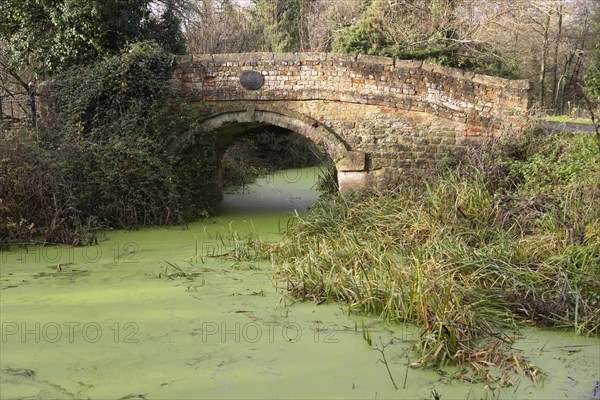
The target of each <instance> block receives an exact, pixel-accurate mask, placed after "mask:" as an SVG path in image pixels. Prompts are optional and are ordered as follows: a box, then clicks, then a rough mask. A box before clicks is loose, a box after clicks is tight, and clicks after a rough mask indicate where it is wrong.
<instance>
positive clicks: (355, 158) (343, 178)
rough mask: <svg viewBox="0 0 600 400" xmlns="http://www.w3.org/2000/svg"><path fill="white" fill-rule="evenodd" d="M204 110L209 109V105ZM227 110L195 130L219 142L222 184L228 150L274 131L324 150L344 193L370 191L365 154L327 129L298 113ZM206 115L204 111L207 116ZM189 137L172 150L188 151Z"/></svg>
mask: <svg viewBox="0 0 600 400" xmlns="http://www.w3.org/2000/svg"><path fill="white" fill-rule="evenodd" d="M202 106H203V107H205V106H206V104H203V105H202ZM224 108H225V107H220V110H219V111H218V112H217V113H214V114H213V115H211V116H210V117H208V118H202V120H201V122H200V123H199V124H198V127H197V128H196V129H195V130H194V131H195V134H196V135H206V134H211V135H214V137H215V139H216V141H215V153H216V157H217V160H216V161H217V168H218V170H219V171H218V173H217V177H218V179H219V181H220V169H221V165H220V163H221V159H222V157H223V155H224V154H225V152H226V151H227V149H228V148H229V147H230V146H231V145H232V144H233V143H234V142H235V141H236V140H237V139H238V138H239V137H241V136H242V135H244V134H247V133H251V132H253V131H257V130H260V129H264V128H268V127H272V128H276V129H280V130H284V131H291V132H294V133H296V134H300V135H302V136H305V137H306V138H308V139H310V140H311V141H312V142H313V143H315V144H317V145H320V146H322V147H323V148H324V149H325V150H326V152H327V154H328V155H329V157H330V158H331V160H332V161H333V163H334V166H335V168H336V171H337V178H338V183H339V185H340V190H341V191H347V190H349V189H353V188H365V187H368V184H367V175H368V173H367V165H366V155H365V153H363V152H359V151H351V150H349V146H348V144H347V143H346V142H345V141H344V140H343V139H342V138H341V137H340V136H339V135H337V134H336V133H335V132H334V131H332V130H331V129H329V128H328V127H327V126H326V125H324V124H322V123H320V122H318V121H316V120H313V119H311V118H309V117H307V116H305V115H302V114H300V113H297V112H291V111H289V110H286V111H282V110H277V111H273V110H267V109H264V108H260V107H255V105H254V104H251V105H247V106H246V107H245V108H243V109H238V108H233V109H229V110H224ZM206 111H207V110H206V109H204V110H203V113H204V112H206ZM189 135H190V134H189V133H188V134H186V135H183V136H180V137H179V138H178V139H177V140H176V142H175V143H172V144H171V148H172V149H181V148H183V147H185V146H186V143H187V142H189V140H190V136H189ZM217 185H218V186H219V188H218V191H220V192H222V187H221V182H217Z"/></svg>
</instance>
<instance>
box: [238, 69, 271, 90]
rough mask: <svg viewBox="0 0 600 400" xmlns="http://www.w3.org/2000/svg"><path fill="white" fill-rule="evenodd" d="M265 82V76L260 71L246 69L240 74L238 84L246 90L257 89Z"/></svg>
mask: <svg viewBox="0 0 600 400" xmlns="http://www.w3.org/2000/svg"><path fill="white" fill-rule="evenodd" d="M264 83H265V78H264V76H262V74H261V73H260V72H256V71H246V72H244V73H243V74H242V75H241V76H240V85H242V87H244V88H245V89H248V90H258V89H260V88H261V87H262V86H263V85H264Z"/></svg>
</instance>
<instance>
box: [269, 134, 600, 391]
mask: <svg viewBox="0 0 600 400" xmlns="http://www.w3.org/2000/svg"><path fill="white" fill-rule="evenodd" d="M483 149H485V150H481V149H480V150H476V149H473V150H472V151H470V152H469V154H467V155H466V156H465V158H464V159H463V160H461V161H459V162H458V163H457V164H458V166H456V167H455V168H453V169H450V170H444V171H440V173H439V174H438V175H436V176H435V177H433V178H431V179H429V180H427V181H426V182H424V183H416V184H404V185H402V186H400V187H399V188H397V190H395V191H394V192H391V193H385V194H383V193H380V192H376V191H359V192H351V193H348V194H346V195H329V196H326V197H323V198H322V199H321V200H320V201H319V202H317V204H315V206H314V207H313V209H312V211H311V212H310V213H309V214H307V215H306V216H303V217H298V218H297V220H296V221H295V223H294V224H293V225H291V227H290V228H289V230H288V231H287V232H286V234H285V239H284V240H283V241H282V242H281V243H280V244H277V245H275V246H274V247H273V248H272V249H271V257H272V259H273V263H274V265H275V268H276V275H277V276H278V277H279V278H281V279H283V280H285V281H286V282H287V285H288V289H289V290H290V291H291V293H292V294H293V295H294V296H296V297H297V298H300V299H308V300H312V301H315V302H317V303H321V302H330V301H336V302H343V303H346V304H348V307H349V309H350V310H353V311H356V312H360V313H365V314H371V315H379V316H381V317H383V318H385V319H386V320H390V321H396V322H410V323H416V324H418V325H419V326H420V328H421V334H420V339H419V341H418V344H417V347H416V349H417V351H418V352H419V356H420V363H421V364H422V365H444V364H447V363H458V364H466V365H470V366H472V367H473V369H474V370H475V371H477V372H479V373H481V374H482V375H483V376H484V378H485V377H486V375H487V374H488V368H487V367H489V366H491V365H495V366H497V367H500V368H503V369H505V370H510V369H512V370H514V371H518V372H523V373H525V374H526V375H529V376H530V377H531V378H532V379H534V380H535V378H536V376H537V374H538V370H537V369H536V368H535V367H534V366H533V365H530V364H528V363H527V362H526V360H524V359H522V357H521V356H517V355H510V356H509V355H507V354H505V352H504V351H503V349H506V346H505V344H507V343H509V342H510V338H509V336H507V335H504V333H503V332H509V331H510V330H511V329H516V328H517V326H521V325H523V324H535V325H544V326H551V327H557V328H566V329H570V330H572V331H575V332H577V333H578V334H583V335H598V333H599V331H598V326H599V324H600V202H598V199H599V198H600V155H599V154H598V152H597V149H595V145H594V142H593V139H592V138H590V137H589V136H585V135H583V134H581V135H580V134H568V133H564V134H560V135H556V136H552V137H540V136H536V135H535V134H529V135H527V136H526V137H524V138H523V139H520V140H518V141H515V142H512V143H509V142H506V143H495V144H492V145H490V146H484V147H483ZM524 366H525V367H524Z"/></svg>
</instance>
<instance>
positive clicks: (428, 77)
mask: <svg viewBox="0 0 600 400" xmlns="http://www.w3.org/2000/svg"><path fill="white" fill-rule="evenodd" d="M247 71H250V72H247ZM173 82H174V84H175V85H176V86H177V87H178V88H180V89H182V90H183V91H184V92H185V93H186V94H187V95H188V96H189V99H190V102H192V104H194V105H195V106H196V107H197V108H198V110H199V114H198V115H199V116H201V117H200V121H199V127H198V129H196V130H195V132H194V133H193V134H192V133H191V132H190V131H188V132H183V133H178V134H176V135H174V136H173V137H171V142H170V144H169V148H170V150H171V151H181V150H182V149H183V148H185V147H186V145H187V144H188V143H189V142H190V140H191V139H192V136H193V135H197V134H205V133H209V132H212V133H213V134H214V133H216V134H217V138H218V140H217V142H218V143H217V148H216V153H217V158H218V159H219V160H220V157H221V156H222V154H223V153H224V152H225V150H226V149H227V148H228V147H229V145H231V144H232V143H233V142H234V141H235V139H236V137H237V136H238V135H240V134H243V133H244V132H245V131H248V130H250V129H255V128H258V127H261V126H277V127H280V128H285V129H289V130H291V131H294V132H296V133H299V134H301V135H304V136H306V137H308V138H310V139H311V140H312V141H313V142H315V143H318V144H322V145H324V146H325V148H326V149H327V152H328V153H329V155H330V156H331V158H332V159H333V161H334V163H335V165H336V169H337V171H338V181H339V184H340V190H342V191H344V190H347V189H349V188H362V187H377V188H385V187H387V186H389V185H391V184H393V183H394V182H397V181H398V179H400V178H401V176H402V175H403V174H406V173H422V172H423V171H427V170H428V169H431V168H433V167H435V165H436V163H437V161H438V160H439V159H440V158H442V157H443V156H444V155H447V154H451V153H453V152H455V151H457V150H459V149H461V148H464V147H466V146H468V145H469V144H473V143H475V142H477V141H481V139H482V138H485V137H490V136H492V137H498V136H503V135H509V134H511V133H518V132H519V131H520V130H522V128H523V126H524V124H525V119H526V113H527V110H528V106H529V88H530V86H529V82H528V81H514V80H507V79H501V78H495V77H489V76H483V75H478V74H474V73H471V72H465V71H462V70H459V69H453V68H447V67H443V66H440V65H437V64H430V63H426V62H421V61H405V60H398V59H394V58H386V57H375V56H362V55H358V56H356V55H347V54H331V53H329V54H325V53H315V54H312V53H305V54H303V53H295V54H279V53H248V54H218V55H194V56H183V57H180V58H178V59H177V66H176V70H175V72H174V76H173ZM217 163H218V164H219V163H220V161H218V162H217ZM219 168H220V166H218V168H217V169H219Z"/></svg>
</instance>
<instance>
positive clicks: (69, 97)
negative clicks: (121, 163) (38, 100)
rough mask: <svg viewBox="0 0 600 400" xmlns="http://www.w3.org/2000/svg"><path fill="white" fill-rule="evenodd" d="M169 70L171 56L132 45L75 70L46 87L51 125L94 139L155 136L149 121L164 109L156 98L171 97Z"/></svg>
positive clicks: (147, 44) (152, 47) (156, 48)
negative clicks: (95, 62) (122, 51)
mask: <svg viewBox="0 0 600 400" xmlns="http://www.w3.org/2000/svg"><path fill="white" fill-rule="evenodd" d="M172 68H173V57H172V56H171V55H168V54H166V53H165V52H164V51H163V50H162V49H161V48H160V47H159V46H157V45H156V44H153V43H151V42H144V43H136V44H134V45H132V46H131V47H130V48H128V49H127V51H125V52H124V53H123V54H122V55H119V56H115V57H110V58H108V59H106V60H105V61H103V62H101V63H97V64H95V65H92V66H89V67H75V68H73V69H71V70H69V71H67V72H65V73H63V74H61V75H59V76H58V77H57V78H56V79H54V80H53V81H51V82H49V83H48V87H47V90H46V92H47V94H48V102H49V104H50V107H51V108H52V110H53V113H52V117H53V119H54V120H53V121H52V124H54V125H56V124H58V125H60V126H61V127H62V128H67V129H68V131H69V132H76V134H77V135H79V134H82V135H84V136H86V137H90V138H93V140H104V139H107V138H109V137H113V136H130V135H132V134H136V135H142V136H146V137H153V136H156V129H157V126H156V125H155V124H149V123H148V122H149V119H152V118H153V116H154V115H156V114H158V113H159V112H160V109H161V108H162V107H165V104H164V103H163V101H158V100H163V99H165V98H167V97H168V96H169V95H170V94H171V89H170V86H169V83H168V80H169V78H170V76H171V73H172ZM57 128H58V127H57ZM53 131H54V132H59V134H61V135H63V134H64V133H63V132H60V131H59V129H53Z"/></svg>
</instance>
